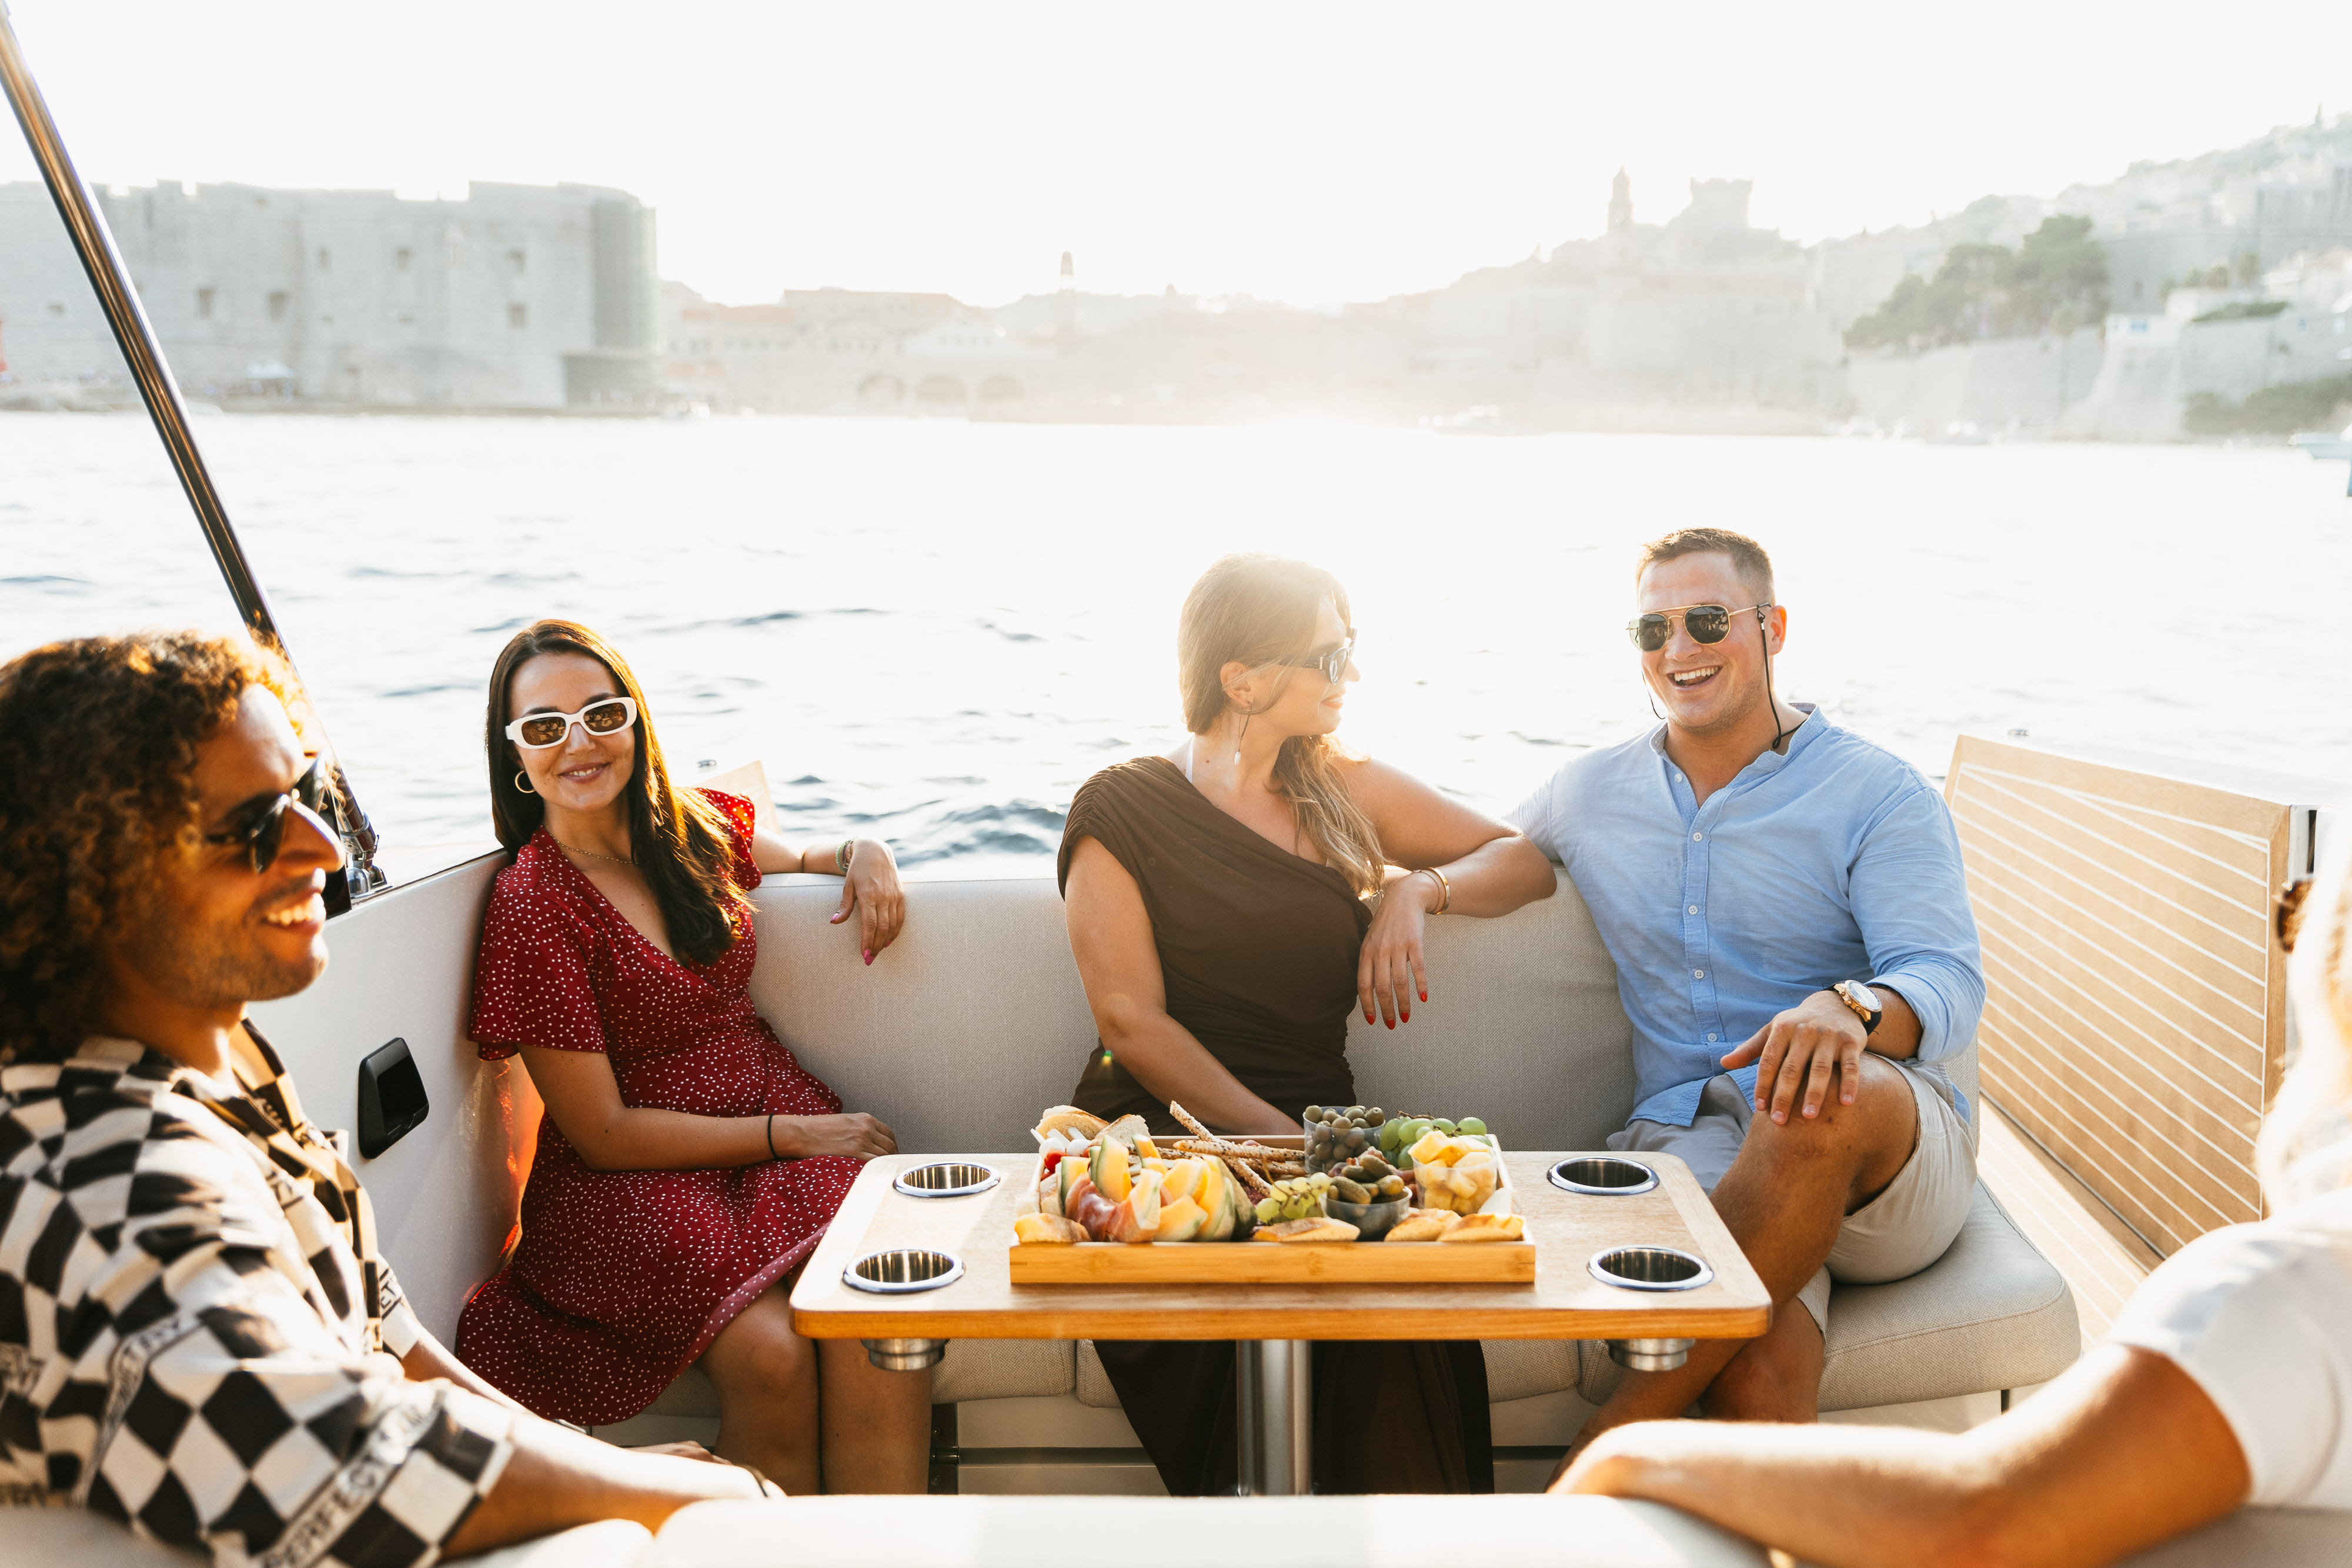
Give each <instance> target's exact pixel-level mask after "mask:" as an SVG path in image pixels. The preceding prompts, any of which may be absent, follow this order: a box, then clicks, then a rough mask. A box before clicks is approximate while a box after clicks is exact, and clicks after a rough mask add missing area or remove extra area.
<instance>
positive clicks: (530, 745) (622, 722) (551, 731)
mask: <svg viewBox="0 0 2352 1568" xmlns="http://www.w3.org/2000/svg"><path fill="white" fill-rule="evenodd" d="M636 722H637V703H636V699H635V697H604V698H602V699H600V700H598V701H596V702H593V703H590V704H589V705H588V706H586V707H583V708H582V709H581V710H580V711H579V712H578V713H527V714H525V715H523V716H521V717H520V718H519V719H517V720H515V721H514V722H513V723H512V724H510V725H509V726H507V738H508V739H509V740H511V741H513V742H514V743H515V744H516V745H517V746H520V747H523V748H524V749H525V750H527V751H545V750H546V749H547V748H548V747H551V746H561V745H562V744H563V737H565V736H567V735H569V734H571V733H572V726H573V725H575V724H576V725H578V726H579V727H581V728H583V729H584V730H586V731H587V732H588V733H589V734H591V735H618V734H620V733H621V731H623V730H625V729H626V728H628V727H629V726H631V725H633V724H635V723H636Z"/></svg>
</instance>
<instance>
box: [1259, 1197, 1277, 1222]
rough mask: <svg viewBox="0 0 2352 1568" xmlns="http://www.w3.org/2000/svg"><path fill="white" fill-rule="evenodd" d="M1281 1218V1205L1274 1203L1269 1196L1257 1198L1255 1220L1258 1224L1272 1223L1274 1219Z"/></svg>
mask: <svg viewBox="0 0 2352 1568" xmlns="http://www.w3.org/2000/svg"><path fill="white" fill-rule="evenodd" d="M1280 1218H1282V1205H1280V1204H1278V1203H1276V1201H1275V1200H1274V1199H1272V1198H1270V1197H1262V1198H1259V1199H1258V1200H1257V1222H1258V1223H1259V1224H1260V1225H1272V1224H1273V1223H1274V1222H1275V1221H1276V1220H1277V1219H1280Z"/></svg>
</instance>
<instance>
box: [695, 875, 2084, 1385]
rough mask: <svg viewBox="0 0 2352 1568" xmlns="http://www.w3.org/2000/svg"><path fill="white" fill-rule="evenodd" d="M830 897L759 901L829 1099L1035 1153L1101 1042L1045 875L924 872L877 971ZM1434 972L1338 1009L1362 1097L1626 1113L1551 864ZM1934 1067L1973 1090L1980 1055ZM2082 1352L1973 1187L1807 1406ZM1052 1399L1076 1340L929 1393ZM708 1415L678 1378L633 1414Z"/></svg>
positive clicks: (1520, 1374) (995, 1359) (2040, 1276)
mask: <svg viewBox="0 0 2352 1568" xmlns="http://www.w3.org/2000/svg"><path fill="white" fill-rule="evenodd" d="M839 889H840V883H837V882H834V881H831V880H830V879H819V878H814V877H810V878H800V877H780V878H775V879H772V880H771V881H770V882H769V883H766V884H765V885H763V886H762V887H761V889H760V890H759V891H758V892H757V893H756V894H753V902H754V904H755V906H756V908H757V918H758V921H759V932H760V961H759V965H758V967H757V970H756V971H755V973H754V975H753V977H752V986H751V988H752V997H753V1000H754V1001H755V1002H756V1003H757V1005H758V1006H759V1009H760V1011H761V1013H762V1014H763V1015H764V1016H765V1017H766V1018H767V1019H769V1021H770V1022H771V1023H772V1024H773V1025H774V1026H775V1028H776V1030H777V1031H778V1033H779V1034H781V1035H782V1037H783V1039H784V1040H785V1042H786V1043H787V1044H788V1045H790V1046H791V1047H792V1049H793V1051H794V1052H795V1053H796V1054H797V1055H798V1056H799V1057H800V1059H801V1061H802V1062H803V1064H804V1065H805V1066H807V1067H808V1069H809V1070H810V1071H813V1072H814V1073H816V1074H817V1075H818V1076H819V1077H821V1078H823V1079H824V1080H825V1081H826V1082H828V1083H830V1084H832V1085H833V1086H834V1088H835V1090H837V1091H838V1092H840V1094H841V1097H842V1099H843V1101H844V1103H846V1104H848V1105H850V1106H852V1107H855V1108H857V1109H860V1110H866V1111H871V1112H873V1113H875V1114H877V1115H878V1116H880V1117H882V1118H883V1119H884V1120H885V1121H887V1122H888V1123H889V1124H890V1125H891V1127H892V1128H893V1130H894V1131H895V1132H896V1133H897V1134H898V1145H899V1147H900V1148H901V1149H902V1150H906V1151H908V1152H913V1153H937V1154H942V1155H949V1154H956V1155H961V1154H990V1153H1003V1152H1004V1151H1006V1150H1015V1149H1027V1148H1030V1147H1033V1146H1034V1145H1033V1142H1032V1140H1031V1138H1030V1136H1029V1128H1030V1127H1031V1126H1032V1125H1033V1124H1034V1122H1035V1120H1036V1116H1037V1113H1038V1112H1039V1111H1040V1110H1041V1109H1042V1108H1044V1107H1045V1106H1047V1105H1053V1104H1058V1103H1062V1102H1064V1101H1066V1100H1067V1099H1068V1098H1069V1097H1070V1092H1071V1089H1072V1087H1073V1085H1075V1084H1076V1082H1077V1078H1078V1074H1079V1071H1081V1069H1082V1068H1083V1067H1084V1066H1085V1063H1086V1060H1087V1053H1088V1052H1089V1051H1091V1050H1093V1049H1094V1047H1095V1045H1096V1040H1095V1030H1094V1023H1093V1019H1092V1017H1091V1015H1090V1014H1089V1013H1088V1011H1087V1003H1086V996H1085V993H1084V991H1083V990H1082V989H1081V988H1080V986H1079V983H1078V976H1077V969H1076V964H1075V963H1074V962H1073V960H1072V958H1071V956H1070V949H1069V942H1068V937H1067V935H1066V931H1065V929H1064V925H1063V916H1062V903H1061V900H1060V898H1059V897H1058V896H1057V895H1056V894H1055V886H1054V883H1053V881H1052V880H1051V879H1050V878H1043V877H1040V878H1009V879H1004V880H996V881H973V882H940V883H919V884H917V885H916V886H914V887H913V888H911V889H910V890H909V897H908V904H909V913H910V916H911V917H910V919H909V921H908V926H907V929H906V934H905V935H904V936H901V937H900V939H899V941H898V944H897V946H893V947H892V948H891V949H890V950H889V951H888V952H887V954H885V955H884V956H882V957H881V958H880V959H879V960H877V962H876V963H875V964H874V965H873V967H870V968H868V967H866V966H864V965H863V964H861V963H860V962H859V961H858V956H857V951H856V947H857V944H856V932H855V930H854V929H846V928H843V927H838V926H829V925H826V923H825V917H826V916H827V915H830V914H831V913H832V911H833V908H834V905H835V901H837V900H838V898H839V896H840V893H839ZM1429 976H1430V1000H1429V1001H1427V1002H1425V1003H1419V1002H1417V1003H1416V1004H1415V1005H1414V1008H1413V1017H1412V1022H1411V1023H1409V1024H1405V1025H1402V1026H1400V1027H1399V1028H1398V1029H1396V1030H1388V1029H1386V1028H1383V1027H1378V1026H1374V1027H1370V1028H1367V1027H1366V1026H1365V1025H1364V1024H1363V1022H1362V1020H1361V1019H1354V1020H1352V1021H1351V1023H1350V1026H1349V1030H1350V1032H1349V1042H1348V1054H1349V1061H1350V1062H1351V1063H1352V1065H1353V1068H1354V1071H1355V1075H1356V1086H1357V1092H1358V1094H1359V1095H1360V1097H1361V1098H1362V1099H1363V1101H1364V1102H1365V1103H1373V1104H1381V1105H1385V1106H1389V1107H1391V1108H1393V1109H1398V1110H1404V1109H1413V1110H1429V1111H1435V1112H1438V1113H1443V1114H1453V1115H1465V1114H1476V1115H1483V1116H1485V1117H1486V1120H1487V1122H1488V1123H1489V1124H1491V1125H1492V1126H1493V1127H1494V1128H1495V1130H1496V1134H1498V1135H1499V1136H1500V1137H1501V1139H1502V1141H1503V1146H1504V1150H1505V1153H1506V1155H1508V1153H1509V1151H1510V1150H1511V1149H1513V1148H1520V1149H1597V1148H1601V1147H1602V1146H1603V1145H1604V1143H1605V1141H1606V1139H1607V1137H1608V1135H1609V1134H1611V1133H1612V1132H1614V1131H1616V1130H1617V1129H1618V1128H1620V1127H1622V1125H1623V1124H1624V1123H1625V1119H1626V1117H1627V1116H1628V1115H1629V1114H1630V1113H1632V1110H1633V1054H1632V1034H1633V1029H1632V1025H1631V1024H1630V1023H1629V1022H1628V1021H1627V1019H1626V1017H1625V1012H1624V1009H1623V1007H1622V1004H1621V1003H1620V1002H1619V1000H1618V998H1617V974H1616V967H1615V966H1614V965H1613V964H1612V962H1611V960H1610V957H1609V954H1608V951H1607V949H1606V948H1604V947H1603V946H1601V939H1600V934H1599V932H1598V931H1597V930H1595V928H1594V926H1593V924H1592V919H1591V915H1590V914H1589V913H1588V912H1587V911H1586V909H1585V907H1584V904H1583V901H1582V900H1581V899H1580V897H1579V896H1578V895H1577V892H1576V889H1575V886H1574V884H1573V883H1570V881H1569V879H1568V877H1567V875H1566V874H1565V873H1560V875H1559V892H1558V893H1557V894H1556V895H1555V896H1554V897H1552V898H1550V899H1548V900H1546V901H1544V902H1543V903H1540V904H1530V905H1529V906H1528V907H1527V908H1525V909H1522V910H1519V911H1517V913H1515V914H1513V915H1507V916H1505V917H1503V918H1502V919H1499V920H1475V919H1467V918H1452V917H1449V918H1446V919H1442V920H1435V921H1433V922H1432V923H1431V927H1430V938H1429ZM1947 1066H1948V1067H1949V1068H1950V1070H1951V1071H1952V1076H1953V1078H1954V1080H1955V1081H1956V1082H1958V1083H1959V1085H1960V1087H1961V1089H1962V1090H1963V1091H1964V1092H1967V1093H1968V1094H1969V1097H1970V1100H1971V1102H1973V1101H1974V1099H1975V1096H1976V1089H1977V1084H1976V1051H1975V1049H1974V1047H1973V1046H1971V1047H1970V1048H1969V1051H1966V1052H1964V1053H1963V1054H1961V1055H1960V1056H1958V1057H1957V1058H1954V1059H1951V1060H1950V1061H1948V1063H1947ZM1981 1114H1983V1112H1982V1111H1981V1110H1979V1115H1981ZM1532 1175H1533V1173H1528V1172H1522V1173H1520V1175H1519V1179H1522V1180H1526V1179H1530V1177H1531V1176H1532ZM2079 1346H2080V1338H2079V1332H2078V1329H2077V1326H2076V1322H2075V1316H2074V1298H2073V1296H2072V1294H2071V1293H2070V1292H2069V1291H2068V1290H2067V1287H2066V1282H2065V1280H2064V1278H2063V1276H2062V1275H2061V1274H2060V1273H2059V1272H2058V1270H2056V1269H2055V1268H2054V1267H2053V1266H2052V1264H2051V1263H2050V1262H2049V1260H2047V1259H2045V1258H2043V1257H2042V1255H2041V1253H2040V1252H2039V1251H2037V1250H2036V1249H2034V1247H2033V1244H2032V1242H2031V1241H2029V1240H2027V1239H2026V1238H2025V1237H2024V1235H2023V1234H2022V1233H2021V1231H2020V1230H2019V1229H2018V1228H2017V1227H2016V1225H2015V1224H2014V1223H2013V1222H2012V1221H2011V1219H2010V1218H2009V1216H2008V1215H2007V1214H2006V1213H2004V1212H2003V1211H2002V1210H2001V1207H2000V1205H1999V1203H1997V1202H1996V1201H1995V1200H1994V1199H1993V1197H1992V1195H1991V1194H1990V1193H1989V1192H1987V1191H1986V1190H1985V1189H1984V1188H1983V1187H1982V1186H1979V1187H1978V1189H1977V1193H1976V1201H1975V1205H1974V1207H1973V1209H1972V1211H1971V1212H1970V1214H1969V1221H1968V1224H1967V1226H1966V1228H1964V1229H1963V1230H1962V1232H1961V1234H1960V1238H1959V1239H1958V1241H1956V1242H1955V1243H1954V1244H1953V1246H1952V1249H1951V1250H1950V1251H1948V1252H1947V1253H1946V1254H1945V1256H1944V1257H1943V1258H1942V1259H1941V1260H1938V1261H1937V1263H1936V1264H1935V1265H1934V1266H1932V1267H1931V1268H1929V1269H1927V1270H1924V1271H1922V1272H1921V1273H1918V1274H1916V1275H1914V1276H1912V1277H1911V1278H1909V1279H1907V1280H1900V1281H1895V1282H1893V1283H1891V1284H1882V1285H1839V1286H1837V1287H1836V1288H1835V1289H1834V1290H1833V1291H1832V1295H1831V1305H1830V1332H1829V1336H1828V1347H1827V1350H1828V1364H1827V1367H1826V1370H1825V1372H1824V1375H1823V1377H1822V1406H1821V1407H1822V1409H1823V1410H1846V1409H1860V1408H1866V1407H1870V1406H1882V1405H1895V1404H1908V1403H1912V1402H1915V1401H1924V1400H1933V1399H1942V1398H1948V1397H1950V1396H1956V1395H1966V1394H1977V1393H1983V1392H1986V1391H1989V1390H1993V1389H2006V1388H2016V1387H2023V1386H2030V1385H2034V1384H2038V1383H2042V1382H2046V1381H2047V1380H2048V1379H2050V1378H2051V1377H2053V1376H2054V1375H2057V1374H2058V1373H2059V1372H2060V1371H2063V1369H2064V1368H2065V1367H2066V1365H2067V1364H2069V1363H2071V1362H2072V1361H2073V1360H2074V1356H2075V1354H2076V1353H2077V1351H2078V1349H2079ZM1486 1364H1487V1375H1488V1380H1489V1396H1490V1397H1491V1398H1492V1399H1494V1400H1495V1401H1496V1402H1497V1403H1501V1402H1506V1401H1509V1400H1514V1399H1521V1398H1528V1397H1531V1396H1537V1395H1543V1394H1550V1393H1555V1392H1558V1391H1561V1390H1565V1389H1571V1388H1572V1389H1575V1390H1577V1391H1578V1392H1579V1393H1580V1394H1581V1396H1583V1397H1585V1398H1587V1399H1590V1400H1593V1401H1595V1402H1598V1401H1599V1400H1601V1399H1603V1398H1606V1397H1607V1396H1608V1394H1609V1392H1610V1390H1612V1388H1614V1387H1615V1385H1616V1379H1617V1368H1616V1366H1615V1364H1613V1363H1612V1362H1611V1361H1610V1360H1609V1359H1608V1356H1607V1354H1605V1352H1604V1349H1603V1347H1602V1346H1601V1345H1600V1344H1599V1343H1592V1342H1577V1341H1572V1340H1570V1341H1556V1342H1541V1341H1516V1342H1498V1343H1489V1344H1488V1345H1487V1346H1486ZM697 1385H699V1387H698V1386H697ZM1065 1394H1075V1395H1076V1398H1077V1399H1078V1401H1079V1402H1080V1403H1081V1404H1085V1405H1091V1406H1098V1407H1103V1408H1109V1407H1114V1406H1116V1405H1117V1404H1118V1400H1117V1396H1115V1395H1113V1394H1112V1392H1111V1390H1110V1385H1109V1383H1108V1379H1107V1378H1106V1377H1105V1376H1104V1375H1103V1372H1102V1366H1101V1363H1100V1362H1099V1361H1098V1360H1097V1358H1096V1356H1095V1354H1094V1351H1093V1347H1092V1346H1091V1345H1085V1344H1080V1345H1076V1346H1073V1345H1071V1344H1069V1343H1062V1342H1046V1341H1026V1342H1024V1341H994V1342H975V1341H960V1342H957V1343H954V1344H952V1345H951V1346H950V1349H949V1353H948V1355H947V1358H946V1360H945V1361H943V1362H942V1363H941V1364H940V1367H939V1369H938V1370H937V1372H936V1373H935V1374H934V1382H933V1396H934V1397H935V1398H936V1399H937V1400H938V1401H939V1402H940V1403H942V1404H952V1403H961V1402H963V1401H966V1400H975V1399H994V1398H1005V1397H1014V1396H1056V1395H1065ZM716 1411H717V1406H716V1403H715V1400H714V1399H713V1397H712V1396H710V1394H709V1385H708V1383H707V1380H703V1379H701V1378H700V1376H699V1375H698V1374H694V1375H689V1376H688V1378H687V1379H684V1380H682V1381H681V1384H680V1385H678V1386H677V1387H675V1388H673V1389H672V1390H671V1391H670V1392H669V1393H668V1394H667V1395H665V1396H664V1397H663V1399H662V1401H661V1402H660V1403H658V1404H656V1406H655V1407H654V1409H653V1411H651V1412H649V1413H650V1414H670V1415H679V1416H685V1415H715V1414H716Z"/></svg>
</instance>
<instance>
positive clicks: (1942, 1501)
mask: <svg viewBox="0 0 2352 1568" xmlns="http://www.w3.org/2000/svg"><path fill="white" fill-rule="evenodd" d="M1958 1457H1959V1456H1958V1451H1957V1450H1956V1449H1955V1448H1953V1447H1952V1445H1951V1441H1950V1439H1949V1438H1948V1437H1943V1436H1942V1435H1940V1434H1931V1433H1926V1432H1903V1431H1895V1430H1889V1429H1886V1428H1883V1427H1880V1428H1873V1429H1872V1430H1871V1432H1870V1433H1869V1435H1868V1437H1867V1438H1866V1439H1865V1438H1864V1437H1860V1436H1859V1435H1858V1434H1856V1433H1855V1432H1854V1431H1853V1429H1851V1428H1847V1427H1789V1426H1748V1425H1743V1424H1739V1423H1717V1422H1696V1421H1693V1422H1676V1423H1673V1424H1672V1425H1671V1426H1666V1425H1664V1424H1660V1425H1654V1426H1643V1427H1622V1428H1620V1429H1619V1430H1618V1431H1617V1432H1612V1433H1610V1434H1608V1435H1607V1436H1606V1437H1602V1438H1601V1439H1600V1440H1598V1441H1597V1442H1595V1443H1594V1444H1593V1447H1592V1450H1591V1452H1590V1453H1588V1454H1587V1455H1586V1456H1585V1457H1584V1458H1582V1459H1580V1461H1579V1462H1578V1463H1577V1465H1576V1466H1575V1467H1574V1468H1573V1469H1570V1472H1569V1474H1568V1475H1567V1477H1566V1478H1565V1479H1563V1480H1562V1481H1561V1482H1560V1483H1559V1490H1563V1491H1579V1492H1599V1493H1603V1494H1606V1495H1609V1496H1613V1497H1629V1498H1643V1499H1646V1500H1650V1501H1653V1502H1663V1503H1667V1504H1670V1505H1672V1506H1673V1507H1675V1508H1679V1509H1683V1510H1685V1511H1688V1512H1691V1513H1696V1514H1697V1515H1698V1516H1699V1517H1700V1518H1702V1519H1706V1520H1709V1521H1713V1522H1715V1523H1717V1524H1719V1525H1722V1526H1724V1527H1725V1528H1727V1529H1729V1530H1734V1531H1738V1532H1740V1533H1741V1534H1743V1535H1747V1536H1748V1537H1750V1538H1751V1539H1753V1540H1757V1541H1760V1542H1767V1543H1769V1544H1770V1545H1772V1546H1777V1547H1780V1548H1781V1549H1783V1550H1786V1551H1792V1552H1798V1553H1800V1554H1801V1555H1802V1556H1803V1557H1804V1559H1805V1560H1806V1561H1808V1562H1819V1563H1897V1562H1909V1563H1935V1562H1939V1561H1942V1560H1944V1556H1945V1552H1946V1550H1947V1549H1948V1547H1950V1546H1952V1545H1953V1544H1955V1543H1956V1537H1957V1534H1958V1531H1956V1530H1955V1529H1954V1528H1953V1527H1954V1526H1958V1525H1960V1524H1962V1523H1963V1522H1964V1521H1966V1520H1967V1518H1968V1516H1969V1503H1970V1502H1971V1501H1972V1500H1973V1489H1972V1488H1971V1487H1970V1486H1969V1479H1965V1478H1964V1475H1963V1474H1962V1473H1960V1472H1961V1467H1960V1466H1959V1465H1958V1464H1957V1463H1956V1462H1955V1461H1957V1460H1958Z"/></svg>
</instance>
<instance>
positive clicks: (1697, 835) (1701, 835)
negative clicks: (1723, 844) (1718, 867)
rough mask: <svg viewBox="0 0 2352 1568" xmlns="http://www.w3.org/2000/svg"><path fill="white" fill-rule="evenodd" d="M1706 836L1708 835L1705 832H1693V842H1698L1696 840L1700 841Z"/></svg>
mask: <svg viewBox="0 0 2352 1568" xmlns="http://www.w3.org/2000/svg"><path fill="white" fill-rule="evenodd" d="M1705 837H1706V834H1705V833H1693V834H1692V835H1691V842H1693V843H1696V842H1698V841H1700V840H1701V839H1703V838H1705Z"/></svg>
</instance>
